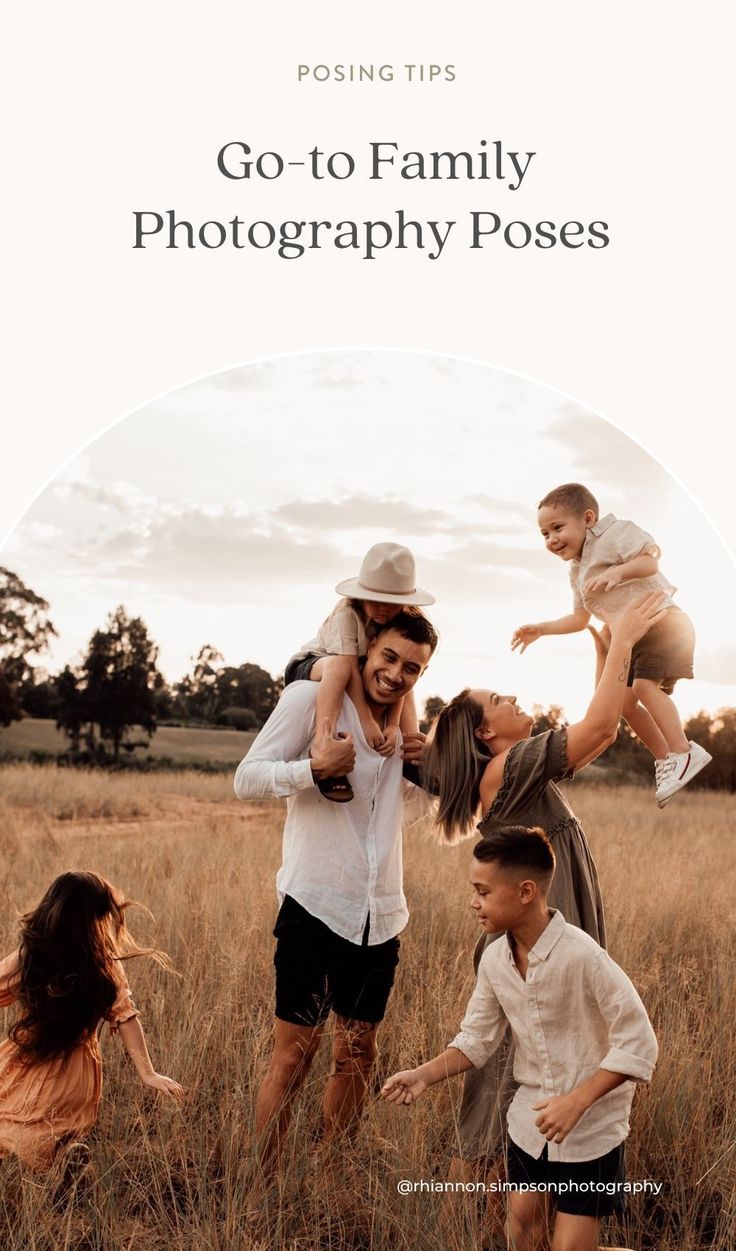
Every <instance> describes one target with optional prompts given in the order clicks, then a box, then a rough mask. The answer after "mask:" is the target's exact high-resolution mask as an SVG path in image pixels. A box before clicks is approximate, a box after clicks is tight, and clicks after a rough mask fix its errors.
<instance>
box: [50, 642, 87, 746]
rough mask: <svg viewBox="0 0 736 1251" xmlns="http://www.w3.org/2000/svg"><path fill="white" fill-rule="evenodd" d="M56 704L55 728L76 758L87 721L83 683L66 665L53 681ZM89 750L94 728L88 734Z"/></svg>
mask: <svg viewBox="0 0 736 1251" xmlns="http://www.w3.org/2000/svg"><path fill="white" fill-rule="evenodd" d="M53 685H54V700H55V703H56V726H57V729H59V730H63V731H64V733H65V734H66V736H67V738H68V739H69V746H70V750H71V754H72V756H73V757H74V756H78V755H79V752H80V748H81V739H82V730H83V728H84V726H85V724H86V723H87V721H88V717H87V703H86V699H85V692H84V683H83V679H82V674H81V673H80V672H79V670H74V669H72V668H71V667H70V666H69V665H66V666H65V667H64V668H63V669H62V671H61V673H58V674H57V675H56V677H55V678H54V679H53ZM87 738H88V742H89V745H90V748H91V749H92V748H94V726H92V725H90V726H89V730H88V734H87Z"/></svg>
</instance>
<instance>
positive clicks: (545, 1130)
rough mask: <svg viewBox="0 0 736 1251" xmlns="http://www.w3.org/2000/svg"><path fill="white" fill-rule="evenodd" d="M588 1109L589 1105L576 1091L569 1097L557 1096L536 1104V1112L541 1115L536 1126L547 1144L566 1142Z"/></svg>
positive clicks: (568, 1095)
mask: <svg viewBox="0 0 736 1251" xmlns="http://www.w3.org/2000/svg"><path fill="white" fill-rule="evenodd" d="M587 1108H588V1104H587V1103H586V1102H585V1100H583V1099H581V1098H580V1096H579V1095H577V1094H576V1093H575V1091H574V1090H573V1091H571V1092H570V1093H569V1094H567V1095H555V1097H554V1098H553V1099H542V1100H541V1102H540V1103H535V1104H534V1111H535V1112H539V1113H540V1115H539V1116H538V1117H537V1119H536V1121H535V1122H534V1124H535V1125H536V1127H537V1129H538V1130H539V1132H540V1134H544V1136H545V1138H546V1139H547V1142H553V1141H554V1142H564V1140H565V1139H566V1138H567V1135H568V1134H569V1133H570V1130H571V1129H574V1128H575V1126H576V1125H577V1123H578V1121H579V1120H580V1118H581V1116H582V1115H583V1112H585V1111H587Z"/></svg>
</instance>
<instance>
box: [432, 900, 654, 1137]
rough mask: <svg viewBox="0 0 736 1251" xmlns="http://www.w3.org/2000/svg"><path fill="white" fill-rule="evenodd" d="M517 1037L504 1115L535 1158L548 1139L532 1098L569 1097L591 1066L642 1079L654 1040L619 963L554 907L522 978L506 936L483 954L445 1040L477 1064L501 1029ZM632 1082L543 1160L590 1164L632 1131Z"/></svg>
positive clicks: (587, 1115)
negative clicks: (454, 1028) (457, 1022)
mask: <svg viewBox="0 0 736 1251" xmlns="http://www.w3.org/2000/svg"><path fill="white" fill-rule="evenodd" d="M509 1025H510V1026H511V1032H512V1034H513V1037H514V1045H515V1048H516V1050H515V1056H514V1079H515V1081H517V1082H518V1083H519V1089H518V1090H517V1092H516V1094H515V1095H514V1098H513V1101H512V1103H511V1106H510V1108H509V1112H508V1127H509V1134H510V1135H511V1138H512V1140H513V1141H514V1142H515V1143H516V1145H517V1146H518V1147H521V1149H522V1151H526V1153H527V1155H531V1156H533V1157H534V1158H535V1159H538V1158H539V1156H540V1155H541V1154H542V1151H543V1150H544V1146H545V1143H547V1140H546V1138H545V1137H544V1135H543V1134H541V1133H540V1132H539V1130H538V1129H537V1127H536V1125H535V1121H536V1119H537V1117H538V1116H539V1112H535V1111H534V1104H535V1103H539V1102H540V1101H541V1100H542V1099H549V1098H552V1097H553V1096H555V1095H566V1094H568V1093H569V1092H570V1091H571V1090H573V1089H574V1088H575V1087H576V1086H579V1085H580V1084H581V1082H584V1081H586V1080H587V1079H588V1078H589V1077H592V1075H593V1074H594V1073H596V1072H597V1071H598V1069H607V1070H609V1071H610V1072H612V1073H625V1074H627V1076H629V1077H632V1078H635V1079H636V1080H637V1081H643V1082H648V1081H649V1080H650V1078H651V1076H652V1073H653V1071H654V1063H655V1060H656V1058H657V1040H656V1038H655V1037H654V1031H653V1029H652V1027H651V1025H650V1023H649V1018H648V1016H647V1013H646V1009H645V1007H644V1005H643V1003H642V1001H641V999H640V998H639V996H638V994H637V993H636V990H635V989H634V987H633V985H632V983H631V982H630V981H629V979H628V977H627V976H626V974H625V973H624V971H623V969H620V968H619V966H618V965H617V964H616V963H615V961H613V960H612V959H611V957H610V956H609V955H608V953H607V952H605V951H604V950H603V948H602V947H599V946H598V944H597V942H596V941H595V939H593V938H591V937H590V935H589V934H586V933H585V932H584V931H583V930H579V929H577V927H576V926H574V925H568V924H567V922H566V921H565V919H564V917H563V915H562V913H561V912H553V913H552V919H551V920H550V923H549V925H548V926H547V928H546V929H545V930H544V932H543V934H541V935H540V937H539V939H538V941H537V943H536V944H535V946H534V947H533V948H532V950H531V951H530V952H529V967H528V969H527V975H526V980H524V978H523V977H522V976H521V973H520V972H519V970H518V969H517V967H516V963H515V961H514V956H513V952H512V950H511V945H510V943H509V940H508V935H507V936H506V937H504V938H501V939H500V940H499V941H498V942H495V943H491V944H490V946H489V947H487V948H486V950H485V952H484V953H483V957H482V959H481V962H480V967H479V969H478V980H477V982H476V986H475V990H474V991H473V994H472V996H471V999H470V1003H469V1004H468V1009H467V1012H466V1014H465V1017H464V1019H463V1021H462V1024H461V1026H460V1032H459V1034H457V1036H456V1037H455V1038H453V1040H452V1042H451V1043H450V1046H451V1047H457V1049H458V1050H459V1051H462V1053H463V1055H465V1056H467V1058H468V1059H469V1060H470V1061H471V1062H472V1063H473V1064H474V1065H475V1066H476V1067H478V1068H480V1067H481V1065H483V1064H485V1062H486V1060H487V1059H489V1057H490V1056H491V1055H492V1054H493V1052H494V1051H495V1050H496V1048H497V1047H498V1046H499V1044H500V1042H501V1040H502V1038H503V1036H504V1034H505V1032H506V1029H507V1026H509ZM633 1097H634V1082H633V1081H629V1082H624V1083H623V1085H622V1086H618V1087H617V1088H616V1090H612V1091H609V1093H608V1094H607V1095H604V1096H603V1098H602V1099H598V1100H597V1102H596V1103H594V1104H593V1105H592V1107H590V1108H588V1110H587V1112H585V1113H584V1114H583V1116H582V1117H581V1119H580V1120H579V1121H578V1123H577V1125H576V1126H575V1128H574V1129H573V1130H571V1131H570V1133H569V1134H568V1136H567V1138H565V1140H564V1141H563V1142H562V1143H559V1144H558V1143H555V1142H550V1143H547V1147H548V1155H549V1159H550V1160H594V1159H597V1158H598V1156H601V1155H605V1154H606V1152H607V1151H611V1150H612V1149H613V1148H614V1147H617V1146H618V1145H619V1143H621V1142H623V1141H624V1139H625V1138H626V1136H627V1134H628V1132H629V1113H630V1111H631V1102H632V1099H633Z"/></svg>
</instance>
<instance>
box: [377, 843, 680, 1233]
mask: <svg viewBox="0 0 736 1251" xmlns="http://www.w3.org/2000/svg"><path fill="white" fill-rule="evenodd" d="M554 869H555V856H554V852H553V850H552V846H551V844H550V842H549V840H548V839H547V837H546V835H545V834H544V833H543V832H542V830H540V829H536V828H535V829H527V828H525V827H523V826H508V827H506V828H505V829H501V830H499V831H498V832H497V833H496V834H494V835H493V836H492V837H490V838H488V839H484V840H482V841H481V842H480V843H478V844H477V845H476V847H475V848H474V850H473V862H472V869H471V876H470V880H471V884H472V887H473V897H472V901H471V906H472V907H473V908H474V909H475V912H476V914H477V916H478V923H479V925H480V926H481V927H482V928H483V929H484V930H485V931H486V933H488V934H496V933H499V932H502V931H504V930H505V931H506V933H505V935H504V936H502V937H501V938H500V939H499V940H498V941H497V942H493V943H491V944H490V945H489V946H488V947H487V948H486V950H485V952H484V954H483V956H482V959H481V962H480V967H479V969H478V980H477V983H476V987H475V990H474V992H473V995H472V997H471V999H470V1003H469V1004H468V1008H467V1011H466V1014H465V1017H464V1019H463V1021H462V1024H461V1026H460V1032H459V1034H458V1035H457V1036H456V1037H455V1038H454V1039H453V1041H452V1042H451V1043H450V1045H449V1047H448V1048H447V1049H446V1050H445V1051H443V1052H442V1054H441V1055H439V1056H436V1057H435V1059H433V1060H429V1061H428V1062H427V1063H426V1064H422V1065H420V1066H419V1068H416V1069H409V1070H407V1071H405V1072H401V1073H396V1074H394V1076H393V1077H390V1078H389V1080H388V1081H387V1082H386V1084H385V1086H384V1087H383V1090H382V1092H381V1093H382V1094H383V1096H384V1098H386V1099H388V1100H390V1101H391V1102H392V1103H398V1104H410V1103H413V1102H414V1100H415V1099H418V1098H419V1096H420V1095H421V1094H423V1093H424V1091H425V1090H426V1089H427V1087H428V1086H431V1085H433V1084H434V1083H435V1082H438V1081H441V1080H442V1079H443V1078H447V1077H453V1076H454V1075H455V1074H457V1073H463V1072H465V1071H466V1070H468V1069H471V1068H473V1067H475V1066H478V1067H479V1066H480V1065H482V1064H485V1062H486V1060H487V1059H488V1058H489V1056H490V1055H491V1054H492V1053H493V1052H494V1051H495V1050H496V1048H497V1047H498V1046H499V1044H500V1042H501V1040H502V1038H503V1036H504V1033H505V1031H506V1028H507V1025H508V1026H510V1027H511V1032H512V1035H513V1039H514V1044H515V1047H516V1056H515V1061H514V1078H515V1079H516V1081H517V1082H518V1083H519V1087H518V1090H517V1091H516V1094H515V1095H514V1099H513V1101H512V1103H511V1106H510V1108H509V1112H508V1132H509V1144H508V1181H509V1182H511V1183H514V1184H515V1185H517V1186H519V1187H521V1186H522V1185H523V1186H525V1189H524V1190H521V1189H520V1190H512V1191H510V1192H509V1196H508V1233H509V1245H510V1247H511V1248H512V1249H513V1251H541V1248H542V1247H547V1246H550V1247H551V1251H595V1249H596V1248H597V1247H598V1235H599V1225H600V1220H601V1218H602V1217H603V1216H607V1215H610V1214H611V1213H612V1212H613V1211H615V1210H617V1209H620V1207H621V1206H622V1204H621V1192H619V1193H618V1194H615V1193H609V1191H613V1190H614V1188H615V1183H618V1182H621V1183H622V1182H623V1181H624V1141H625V1139H626V1136H627V1134H628V1130H629V1112H630V1109H631V1102H632V1099H633V1096H634V1083H635V1082H636V1081H644V1082H646V1081H649V1080H650V1078H651V1076H652V1072H653V1069H654V1063H655V1060H656V1057H657V1042H656V1039H655V1037H654V1032H653V1030H652V1027H651V1025H650V1023H649V1018H648V1017H647V1014H646V1010H645V1008H644V1005H643V1004H642V1002H641V999H640V998H639V996H638V994H637V993H636V991H635V989H634V987H633V986H632V984H631V982H630V981H629V979H628V977H627V976H626V974H625V973H624V972H623V971H622V970H621V969H620V968H619V967H618V965H617V964H615V963H614V961H613V960H612V959H611V957H610V956H609V955H607V953H606V952H605V951H604V950H603V948H602V947H599V946H598V944H597V943H596V942H595V940H594V939H592V938H590V936H589V935H588V934H585V933H584V932H583V930H579V929H577V928H576V927H575V926H574V925H568V924H567V922H566V921H565V920H564V918H563V916H562V913H561V912H554V911H553V912H550V910H549V909H548V907H547V892H548V890H549V885H550V882H551V881H552V877H553V874H554ZM530 1185H531V1186H535V1187H536V1189H534V1190H532V1189H530V1188H529V1187H530ZM542 1186H544V1187H545V1188H546V1189H548V1190H549V1192H550V1193H549V1194H547V1193H546V1190H544V1189H542ZM596 1186H600V1189H596ZM548 1199H549V1200H550V1202H551V1203H552V1204H554V1206H555V1207H556V1218H555V1222H554V1232H553V1235H552V1238H551V1242H549V1241H548V1224H549V1215H550V1213H549V1210H548Z"/></svg>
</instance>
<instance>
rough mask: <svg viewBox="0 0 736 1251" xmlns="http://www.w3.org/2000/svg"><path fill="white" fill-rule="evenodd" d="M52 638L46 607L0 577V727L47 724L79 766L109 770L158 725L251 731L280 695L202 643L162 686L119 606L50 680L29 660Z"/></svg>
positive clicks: (151, 654) (149, 653) (140, 633)
mask: <svg viewBox="0 0 736 1251" xmlns="http://www.w3.org/2000/svg"><path fill="white" fill-rule="evenodd" d="M55 635H56V630H55V628H54V625H53V623H52V621H51V619H50V617H49V605H48V603H47V602H46V601H45V600H44V599H42V598H41V596H39V595H37V594H36V592H35V591H33V590H31V588H30V587H27V586H25V584H24V583H23V582H22V581H21V579H20V578H19V577H18V576H17V575H16V574H14V573H12V572H11V571H10V570H9V569H4V568H0V725H5V726H7V725H10V723H11V722H12V721H16V720H19V719H20V718H21V717H23V716H31V717H42V718H53V720H54V721H55V722H56V725H57V726H58V728H59V729H61V730H62V731H63V732H64V734H65V736H66V738H67V740H68V743H69V755H70V757H71V758H72V759H73V760H74V761H76V762H79V763H89V762H94V763H99V764H105V763H113V764H117V763H119V761H120V759H121V752H132V751H133V750H134V749H135V748H136V747H139V746H147V745H148V741H149V740H150V738H151V737H152V736H153V734H154V733H155V731H156V727H157V725H159V723H160V722H162V721H166V722H169V723H171V722H174V723H180V724H186V725H220V726H230V727H232V728H234V729H238V730H258V729H260V727H261V726H262V725H263V724H264V722H265V721H266V720H267V718H268V717H269V715H270V713H271V712H272V711H273V709H274V708H275V706H276V701H277V700H278V697H279V695H280V693H281V688H282V683H281V680H280V678H274V677H272V676H271V674H270V673H268V672H267V671H266V670H265V669H262V668H261V667H260V665H255V664H250V663H248V664H242V665H238V666H232V665H226V664H225V663H224V660H223V657H222V656H221V654H220V653H219V652H218V651H217V649H216V648H215V647H213V646H212V645H211V644H209V643H207V644H205V645H204V646H203V647H202V648H201V649H200V651H199V653H198V655H197V656H196V658H195V659H194V660H193V662H192V670H191V672H190V673H187V674H186V675H185V676H184V677H183V678H182V679H181V681H179V682H176V683H174V684H173V685H169V684H168V683H167V682H166V680H165V678H164V676H163V674H162V673H161V671H160V669H159V668H158V647H157V645H156V643H155V642H154V641H153V639H152V638H151V637H150V635H149V632H148V628H147V626H146V624H145V622H144V621H143V620H142V618H140V617H130V616H128V614H127V613H126V611H125V608H124V607H123V606H122V605H121V606H119V607H118V608H116V609H115V611H114V612H112V613H110V615H109V617H108V619H107V622H106V623H105V625H104V627H102V628H101V629H98V630H95V631H94V633H93V634H92V636H91V638H90V640H89V643H88V645H87V649H86V652H85V654H84V655H83V656H82V657H81V659H80V661H79V663H77V664H74V665H65V667H64V668H63V669H62V670H61V671H60V672H59V673H57V674H55V675H54V676H50V675H49V674H47V673H46V671H45V670H43V669H41V668H40V667H39V666H38V665H34V664H32V663H31V661H32V658H34V657H36V656H39V655H41V654H42V653H43V652H44V651H46V650H47V648H48V646H49V643H50V641H51V639H52V637H54V636H55ZM135 732H137V733H143V734H144V735H145V736H146V737H145V738H144V739H143V740H141V739H140V738H138V739H136V738H135V737H133V735H134V733H135Z"/></svg>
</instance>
